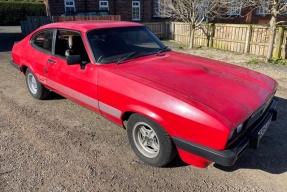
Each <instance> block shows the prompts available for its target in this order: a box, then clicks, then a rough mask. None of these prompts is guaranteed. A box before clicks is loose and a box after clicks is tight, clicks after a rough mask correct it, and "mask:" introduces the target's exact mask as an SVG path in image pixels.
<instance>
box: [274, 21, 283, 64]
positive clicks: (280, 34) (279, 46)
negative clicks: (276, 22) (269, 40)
mask: <svg viewBox="0 0 287 192" xmlns="http://www.w3.org/2000/svg"><path fill="white" fill-rule="evenodd" d="M277 38H278V40H277V41H275V42H278V43H276V45H275V49H274V52H273V57H274V58H275V59H279V58H280V57H281V49H282V43H283V38H284V28H283V27H282V26H280V27H279V30H278V34H277Z"/></svg>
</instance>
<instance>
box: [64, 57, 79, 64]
mask: <svg viewBox="0 0 287 192" xmlns="http://www.w3.org/2000/svg"><path fill="white" fill-rule="evenodd" d="M66 61H67V64H68V65H75V64H82V58H81V55H70V56H67V57H66Z"/></svg>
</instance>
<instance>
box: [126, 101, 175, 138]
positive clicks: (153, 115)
mask: <svg viewBox="0 0 287 192" xmlns="http://www.w3.org/2000/svg"><path fill="white" fill-rule="evenodd" d="M135 113H136V114H139V115H142V116H144V117H146V118H148V119H150V120H152V121H154V122H155V123H157V124H158V125H160V126H161V127H162V128H163V129H165V130H166V132H167V133H168V134H169V135H170V136H172V135H173V129H172V128H171V126H169V124H168V121H165V120H164V119H166V118H163V117H162V116H161V115H159V114H158V113H157V112H154V111H153V110H150V109H147V108H144V107H140V106H135V108H133V109H131V108H130V109H129V110H126V111H125V112H123V113H122V115H121V121H122V124H123V127H124V128H125V129H126V125H127V122H128V119H129V118H130V116H131V115H132V114H135Z"/></svg>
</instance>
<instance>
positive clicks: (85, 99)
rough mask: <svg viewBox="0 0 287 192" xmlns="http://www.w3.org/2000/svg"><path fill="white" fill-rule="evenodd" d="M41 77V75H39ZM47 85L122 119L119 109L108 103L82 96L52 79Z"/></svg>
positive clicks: (47, 80) (47, 81) (48, 80)
mask: <svg viewBox="0 0 287 192" xmlns="http://www.w3.org/2000/svg"><path fill="white" fill-rule="evenodd" d="M37 76H38V77H39V75H37ZM46 83H47V85H48V86H50V87H52V88H54V89H55V90H59V91H61V92H62V93H64V94H65V95H68V96H70V97H73V98H75V99H76V100H78V101H81V102H83V103H86V104H88V105H90V106H92V107H94V108H96V109H100V110H101V111H102V112H105V113H107V114H109V115H111V116H113V117H116V118H118V119H120V118H121V111H120V110H119V109H117V108H114V107H112V106H110V105H108V104H106V103H103V102H101V101H98V100H97V99H94V98H92V97H89V96H87V95H85V94H82V93H80V92H78V91H75V90H73V89H71V88H69V87H66V86H64V85H62V84H59V83H57V82H55V81H53V80H51V79H46Z"/></svg>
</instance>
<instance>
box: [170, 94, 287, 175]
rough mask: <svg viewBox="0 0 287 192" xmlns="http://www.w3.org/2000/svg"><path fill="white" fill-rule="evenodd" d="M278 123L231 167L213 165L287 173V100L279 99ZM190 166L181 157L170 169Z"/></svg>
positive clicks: (234, 169)
mask: <svg viewBox="0 0 287 192" xmlns="http://www.w3.org/2000/svg"><path fill="white" fill-rule="evenodd" d="M278 100H279V103H278V106H277V110H278V117H277V121H275V122H272V123H271V125H270V127H269V129H268V131H267V132H266V133H265V135H264V136H263V137H262V139H261V141H260V146H259V148H258V149H256V150H254V149H248V150H247V151H246V152H245V153H243V155H242V156H241V157H240V158H239V159H238V160H237V162H236V163H235V164H234V165H233V166H230V167H225V166H221V165H218V164H213V165H210V166H214V167H215V168H217V169H220V170H222V171H226V172H233V171H236V170H239V169H258V170H262V171H265V172H268V173H271V174H281V173H284V172H286V171H287V160H286V159H287V139H286V136H287V127H286V124H287V100H286V99H284V98H278ZM182 166H188V165H187V164H186V163H184V162H183V161H182V160H181V159H180V158H179V157H177V158H176V159H174V160H173V161H172V162H171V163H170V164H169V166H168V167H169V168H175V167H182Z"/></svg>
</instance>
